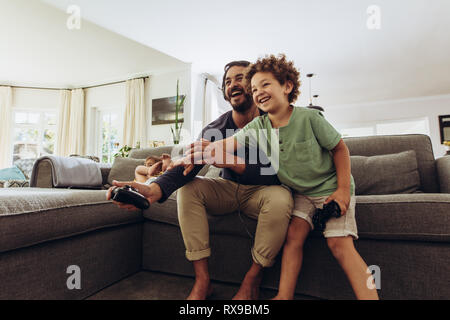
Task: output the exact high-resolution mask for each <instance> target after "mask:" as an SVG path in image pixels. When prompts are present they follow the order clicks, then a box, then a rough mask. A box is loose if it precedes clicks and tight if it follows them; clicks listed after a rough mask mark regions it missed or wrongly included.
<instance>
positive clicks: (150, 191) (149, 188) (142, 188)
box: [106, 180, 162, 211]
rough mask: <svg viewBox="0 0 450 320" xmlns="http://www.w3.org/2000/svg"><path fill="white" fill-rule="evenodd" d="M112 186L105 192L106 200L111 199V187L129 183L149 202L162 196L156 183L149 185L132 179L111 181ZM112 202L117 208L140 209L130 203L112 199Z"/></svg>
mask: <svg viewBox="0 0 450 320" xmlns="http://www.w3.org/2000/svg"><path fill="white" fill-rule="evenodd" d="M113 185H114V186H113V187H111V188H109V189H108V192H107V193H106V200H111V192H112V190H113V189H115V188H117V187H123V186H125V185H129V186H131V187H133V188H135V189H136V190H137V191H138V192H139V193H140V194H142V195H143V196H144V197H145V198H147V200H148V201H149V202H150V203H153V202H156V201H158V200H159V199H161V197H162V191H161V187H160V186H159V185H158V184H157V183H151V184H150V185H146V184H142V183H139V182H134V181H122V182H118V181H115V180H114V181H113ZM113 203H114V204H115V205H117V206H118V207H119V208H122V209H127V210H128V211H136V210H140V209H138V208H136V207H135V206H133V205H132V204H128V203H122V202H117V201H114V200H113Z"/></svg>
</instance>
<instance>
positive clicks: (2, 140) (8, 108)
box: [0, 87, 13, 169]
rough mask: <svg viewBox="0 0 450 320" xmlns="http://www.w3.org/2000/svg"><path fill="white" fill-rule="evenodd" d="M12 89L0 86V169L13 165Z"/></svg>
mask: <svg viewBox="0 0 450 320" xmlns="http://www.w3.org/2000/svg"><path fill="white" fill-rule="evenodd" d="M12 120H13V119H12V89H11V87H0V169H3V168H8V167H11V165H12V151H13V150H12V137H11V130H12Z"/></svg>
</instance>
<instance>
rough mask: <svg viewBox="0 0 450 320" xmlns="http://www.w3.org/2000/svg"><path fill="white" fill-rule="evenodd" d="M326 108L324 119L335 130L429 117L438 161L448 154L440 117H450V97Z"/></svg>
mask: <svg viewBox="0 0 450 320" xmlns="http://www.w3.org/2000/svg"><path fill="white" fill-rule="evenodd" d="M323 107H324V108H325V113H324V115H325V117H326V118H327V119H328V120H329V121H330V122H331V123H332V124H333V125H334V126H335V127H336V128H350V127H360V126H364V125H365V124H371V123H374V122H377V121H391V120H402V119H405V120H408V119H414V118H425V117H427V118H428V126H429V129H430V138H431V142H432V145H433V152H434V155H435V157H436V158H438V157H441V156H443V155H444V154H445V152H446V149H445V147H444V146H443V145H441V143H440V135H439V121H438V116H439V115H447V114H450V95H441V96H433V97H422V98H412V99H402V100H391V101H382V102H373V103H363V104H355V105H341V106H323Z"/></svg>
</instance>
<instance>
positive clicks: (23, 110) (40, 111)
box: [11, 108, 58, 163]
mask: <svg viewBox="0 0 450 320" xmlns="http://www.w3.org/2000/svg"><path fill="white" fill-rule="evenodd" d="M17 113H38V114H39V121H38V123H36V124H28V123H27V124H21V123H16V114H17ZM46 113H52V114H54V115H55V117H56V121H55V124H54V125H49V124H45V122H44V118H45V117H44V115H45V114H46ZM11 121H12V128H11V130H12V132H11V145H12V153H11V159H12V163H14V156H16V155H19V154H15V153H14V146H15V144H16V143H17V142H19V141H16V140H15V136H16V134H15V129H28V128H36V129H37V131H38V141H37V144H38V150H37V151H38V156H37V157H38V158H39V157H42V156H43V155H46V154H49V153H44V148H43V145H44V132H45V130H46V129H53V130H54V131H55V134H57V128H58V110H56V109H54V108H17V109H13V112H12V119H11ZM24 143H25V144H31V143H33V144H34V142H31V141H25V142H24ZM54 143H55V146H56V138H55V141H54ZM53 152H54V150H53ZM53 154H54V153H53Z"/></svg>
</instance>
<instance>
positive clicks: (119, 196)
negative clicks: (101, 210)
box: [111, 185, 150, 210]
mask: <svg viewBox="0 0 450 320" xmlns="http://www.w3.org/2000/svg"><path fill="white" fill-rule="evenodd" d="M111 199H112V200H114V201H117V202H122V203H127V204H132V205H134V206H135V207H136V208H139V209H143V210H145V209H148V208H149V207H150V202H148V200H147V199H146V198H145V197H144V196H143V195H142V194H140V193H139V192H138V191H137V190H136V189H135V188H133V187H131V186H128V185H126V186H124V187H121V188H114V189H113V190H112V191H111Z"/></svg>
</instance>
